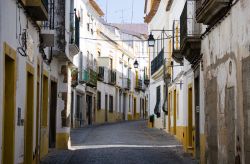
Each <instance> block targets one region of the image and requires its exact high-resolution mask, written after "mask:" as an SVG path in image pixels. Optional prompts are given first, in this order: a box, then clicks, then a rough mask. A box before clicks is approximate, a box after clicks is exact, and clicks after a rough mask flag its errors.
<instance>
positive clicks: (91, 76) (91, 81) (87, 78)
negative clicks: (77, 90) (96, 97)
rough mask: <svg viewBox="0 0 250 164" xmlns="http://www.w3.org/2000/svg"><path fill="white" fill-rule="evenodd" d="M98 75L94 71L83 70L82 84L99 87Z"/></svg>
mask: <svg viewBox="0 0 250 164" xmlns="http://www.w3.org/2000/svg"><path fill="white" fill-rule="evenodd" d="M97 76H98V75H97V73H96V72H95V71H94V70H93V69H87V70H82V77H81V79H80V80H79V81H80V83H86V84H87V85H89V86H93V87H96V86H97Z"/></svg>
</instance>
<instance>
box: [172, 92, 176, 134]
mask: <svg viewBox="0 0 250 164" xmlns="http://www.w3.org/2000/svg"><path fill="white" fill-rule="evenodd" d="M176 108H177V103H176V90H174V130H173V133H174V135H176Z"/></svg>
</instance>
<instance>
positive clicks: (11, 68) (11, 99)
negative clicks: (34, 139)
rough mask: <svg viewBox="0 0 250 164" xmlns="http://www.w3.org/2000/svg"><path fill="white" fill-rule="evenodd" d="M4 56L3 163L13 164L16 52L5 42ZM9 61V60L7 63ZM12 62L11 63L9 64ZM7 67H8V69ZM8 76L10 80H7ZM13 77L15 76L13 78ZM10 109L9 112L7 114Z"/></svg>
mask: <svg viewBox="0 0 250 164" xmlns="http://www.w3.org/2000/svg"><path fill="white" fill-rule="evenodd" d="M3 48H4V55H3V61H4V62H3V68H4V76H3V86H4V88H3V93H4V96H3V123H2V124H3V125H2V127H3V134H2V163H3V164H5V163H8V164H13V163H14V158H15V155H14V152H15V109H16V75H17V73H16V70H17V69H16V51H15V50H14V49H13V48H11V47H10V46H9V45H8V44H7V43H5V42H4V44H3ZM7 59H8V60H9V61H8V63H7ZM9 62H10V63H9ZM6 67H8V68H7V69H6ZM6 74H8V80H7V78H6ZM12 75H13V76H12ZM7 108H8V112H6V110H7Z"/></svg>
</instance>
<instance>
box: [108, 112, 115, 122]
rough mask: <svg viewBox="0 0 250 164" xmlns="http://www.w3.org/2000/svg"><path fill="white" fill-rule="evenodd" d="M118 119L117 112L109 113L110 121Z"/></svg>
mask: <svg viewBox="0 0 250 164" xmlns="http://www.w3.org/2000/svg"><path fill="white" fill-rule="evenodd" d="M116 121H117V113H115V112H113V113H110V112H109V113H108V122H116Z"/></svg>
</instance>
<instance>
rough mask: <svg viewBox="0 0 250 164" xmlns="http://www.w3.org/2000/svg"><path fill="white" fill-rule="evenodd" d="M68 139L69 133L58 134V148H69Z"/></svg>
mask: <svg viewBox="0 0 250 164" xmlns="http://www.w3.org/2000/svg"><path fill="white" fill-rule="evenodd" d="M68 141H69V134H68V133H57V134H56V148H57V149H68Z"/></svg>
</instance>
